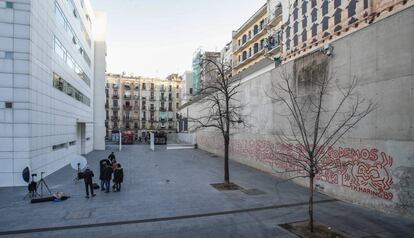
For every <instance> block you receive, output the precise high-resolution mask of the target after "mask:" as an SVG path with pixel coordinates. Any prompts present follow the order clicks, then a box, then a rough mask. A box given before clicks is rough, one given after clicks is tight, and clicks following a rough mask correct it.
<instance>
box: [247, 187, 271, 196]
mask: <svg viewBox="0 0 414 238" xmlns="http://www.w3.org/2000/svg"><path fill="white" fill-rule="evenodd" d="M242 192H243V193H245V194H247V195H262V194H266V193H265V192H263V191H262V190H260V189H257V188H252V189H243V190H242Z"/></svg>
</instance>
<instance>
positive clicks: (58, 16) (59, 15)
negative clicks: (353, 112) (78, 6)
mask: <svg viewBox="0 0 414 238" xmlns="http://www.w3.org/2000/svg"><path fill="white" fill-rule="evenodd" d="M55 15H56V22H57V23H58V25H60V26H63V28H65V17H64V16H63V13H62V10H60V8H59V6H58V5H57V4H56V5H55Z"/></svg>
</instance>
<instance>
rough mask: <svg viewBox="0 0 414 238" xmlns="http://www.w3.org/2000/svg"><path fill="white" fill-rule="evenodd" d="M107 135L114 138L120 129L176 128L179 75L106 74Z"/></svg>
mask: <svg viewBox="0 0 414 238" xmlns="http://www.w3.org/2000/svg"><path fill="white" fill-rule="evenodd" d="M105 91H106V103H105V109H106V117H105V126H106V136H107V138H108V139H109V140H112V139H114V140H116V138H117V136H118V135H117V134H115V133H118V132H119V130H122V131H125V130H128V131H133V132H135V133H140V132H143V131H148V130H155V131H166V132H175V131H176V124H177V116H176V112H177V109H178V108H179V107H180V104H181V93H182V92H181V77H179V76H178V75H177V74H172V75H170V76H168V77H167V79H159V78H144V77H137V76H127V75H125V74H107V78H106V89H105Z"/></svg>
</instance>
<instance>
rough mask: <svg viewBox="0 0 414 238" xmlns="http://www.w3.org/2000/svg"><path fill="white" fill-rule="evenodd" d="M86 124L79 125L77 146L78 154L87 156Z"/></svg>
mask: <svg viewBox="0 0 414 238" xmlns="http://www.w3.org/2000/svg"><path fill="white" fill-rule="evenodd" d="M85 131H86V124H85V123H84V122H78V123H77V139H76V141H77V145H78V154H80V155H84V154H85V143H86V138H85V137H86V136H85V134H86V132H85Z"/></svg>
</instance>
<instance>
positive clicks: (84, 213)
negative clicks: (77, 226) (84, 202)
mask: <svg viewBox="0 0 414 238" xmlns="http://www.w3.org/2000/svg"><path fill="white" fill-rule="evenodd" d="M89 217H91V211H89V210H79V211H71V212H68V214H67V215H66V217H65V219H68V220H70V219H83V218H89Z"/></svg>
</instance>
